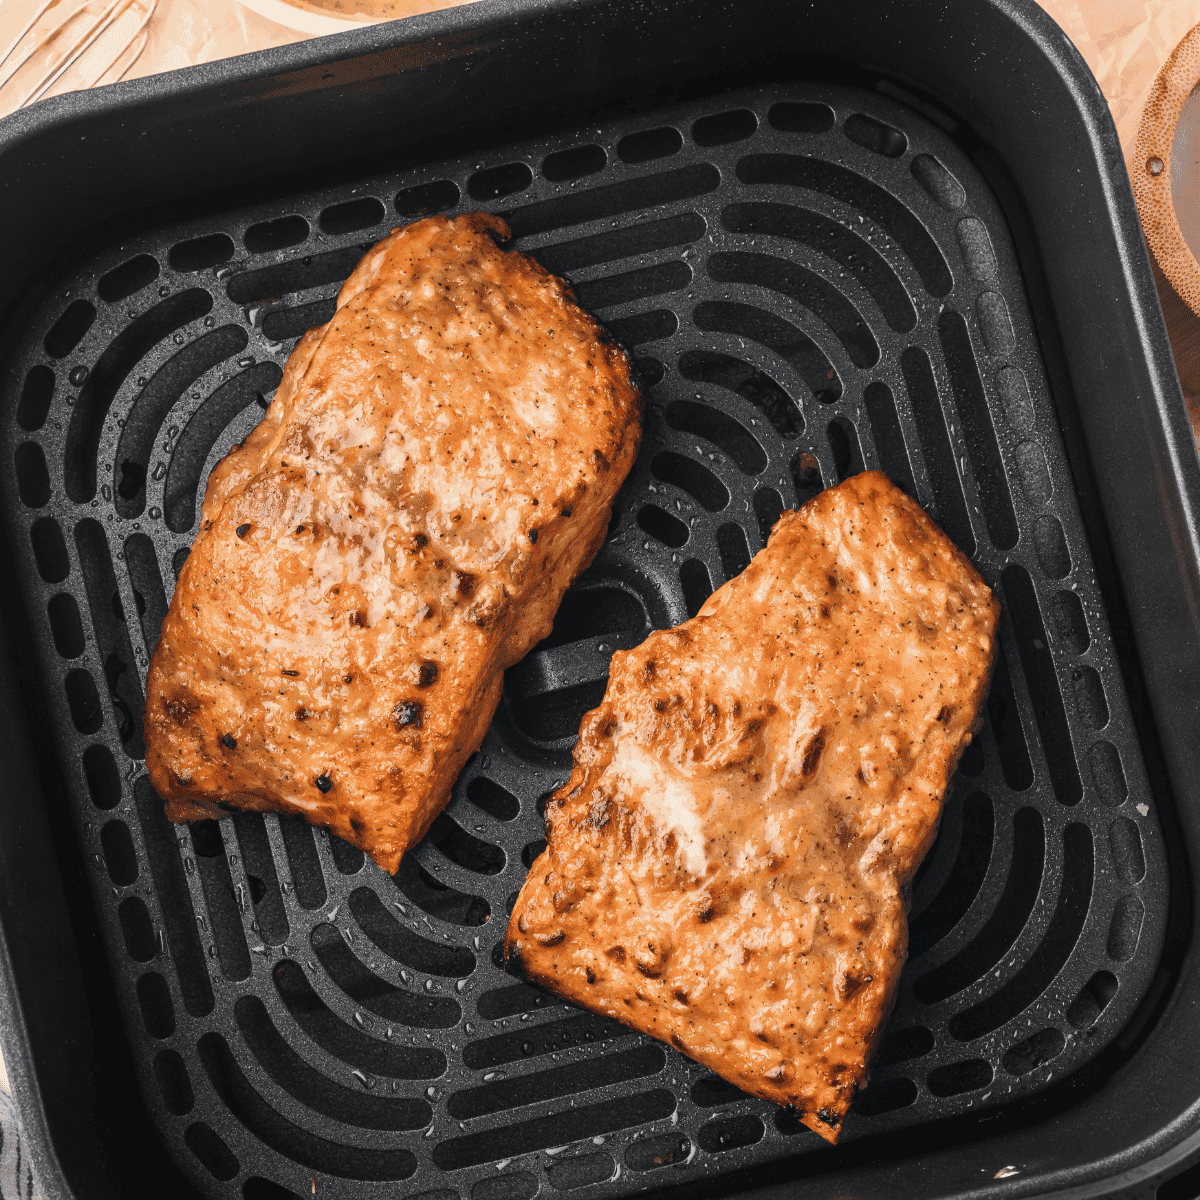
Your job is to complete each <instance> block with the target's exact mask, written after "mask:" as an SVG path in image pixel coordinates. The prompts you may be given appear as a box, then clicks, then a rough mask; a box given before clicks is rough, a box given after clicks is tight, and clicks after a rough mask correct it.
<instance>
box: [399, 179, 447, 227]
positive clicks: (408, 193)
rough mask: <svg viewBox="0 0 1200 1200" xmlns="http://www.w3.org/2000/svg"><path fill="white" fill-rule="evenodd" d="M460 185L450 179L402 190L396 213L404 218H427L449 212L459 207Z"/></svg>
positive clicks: (420, 184)
mask: <svg viewBox="0 0 1200 1200" xmlns="http://www.w3.org/2000/svg"><path fill="white" fill-rule="evenodd" d="M459 198H460V193H459V190H458V184H456V183H454V182H453V181H452V180H449V179H435V180H432V181H431V182H429V183H418V184H414V185H413V186H412V187H406V188H401V189H400V191H398V192H397V193H396V197H395V205H396V211H397V212H398V213H399V214H400V215H401V216H402V217H412V218H413V219H414V220H415V219H416V218H418V217H427V216H429V215H430V214H431V213H440V212H449V210H450V209H452V208H457V207H458V201H459Z"/></svg>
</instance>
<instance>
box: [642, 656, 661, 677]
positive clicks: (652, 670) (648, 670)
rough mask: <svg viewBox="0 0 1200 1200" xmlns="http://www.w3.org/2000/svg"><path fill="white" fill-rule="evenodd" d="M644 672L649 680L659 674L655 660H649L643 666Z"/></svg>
mask: <svg viewBox="0 0 1200 1200" xmlns="http://www.w3.org/2000/svg"><path fill="white" fill-rule="evenodd" d="M642 670H643V672H645V675H646V678H647V679H653V678H654V676H655V675H657V674H658V663H656V662H655V661H654V659H652V658H648V659H646V661H645V662H644V663H643V664H642Z"/></svg>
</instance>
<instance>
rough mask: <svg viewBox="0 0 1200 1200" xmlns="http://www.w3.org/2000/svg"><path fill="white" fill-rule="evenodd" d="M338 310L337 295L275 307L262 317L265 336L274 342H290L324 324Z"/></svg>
mask: <svg viewBox="0 0 1200 1200" xmlns="http://www.w3.org/2000/svg"><path fill="white" fill-rule="evenodd" d="M336 311H337V297H336V296H329V297H327V298H326V299H323V300H314V301H313V302H312V303H311V304H301V305H299V306H298V307H296V308H275V309H272V310H271V311H270V312H269V313H267V315H266V316H265V317H263V319H262V331H263V336H264V337H266V338H267V339H269V340H270V341H272V342H289V341H291V340H292V338H298V337H300V335H301V334H305V333H307V332H308V331H309V330H310V329H315V328H316V327H317V326H318V325H324V324H325V323H326V322H327V321H330V320H332V319H333V314H334V313H335V312H336Z"/></svg>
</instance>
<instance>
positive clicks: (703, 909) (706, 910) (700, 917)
mask: <svg viewBox="0 0 1200 1200" xmlns="http://www.w3.org/2000/svg"><path fill="white" fill-rule="evenodd" d="M716 915H717V910H716V909H715V908H713V904H712V901H711V900H706V901H705V902H704V903H703V904H702V905H701V906H700V908H699V910H698V911H697V913H696V920H697V921H699V922H700V924H701V925H707V924H708V923H709V921H711V920H712V919H713V917H715V916H716Z"/></svg>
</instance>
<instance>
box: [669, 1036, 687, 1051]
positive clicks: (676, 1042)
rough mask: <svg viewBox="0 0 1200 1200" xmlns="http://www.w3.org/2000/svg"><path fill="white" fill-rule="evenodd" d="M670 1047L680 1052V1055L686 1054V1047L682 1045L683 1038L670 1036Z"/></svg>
mask: <svg viewBox="0 0 1200 1200" xmlns="http://www.w3.org/2000/svg"><path fill="white" fill-rule="evenodd" d="M671 1045H672V1046H674V1047H675V1049H676V1050H678V1051H679V1052H680V1054H686V1053H687V1052H688V1048H687V1046H685V1045H684V1043H683V1038H681V1037H680V1036H679V1034H677V1033H673V1034H671Z"/></svg>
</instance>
